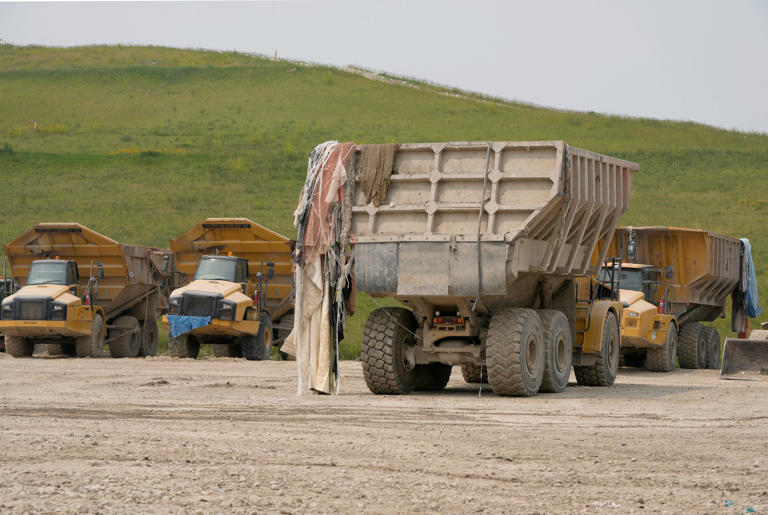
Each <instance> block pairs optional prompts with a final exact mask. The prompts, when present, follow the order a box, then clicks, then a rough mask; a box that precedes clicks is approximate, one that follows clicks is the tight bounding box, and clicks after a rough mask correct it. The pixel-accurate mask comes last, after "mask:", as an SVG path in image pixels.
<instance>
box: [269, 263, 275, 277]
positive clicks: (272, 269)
mask: <svg viewBox="0 0 768 515" xmlns="http://www.w3.org/2000/svg"><path fill="white" fill-rule="evenodd" d="M274 277H275V264H274V263H273V262H271V261H270V262H268V263H267V280H268V281H271V280H272V279H273V278H274Z"/></svg>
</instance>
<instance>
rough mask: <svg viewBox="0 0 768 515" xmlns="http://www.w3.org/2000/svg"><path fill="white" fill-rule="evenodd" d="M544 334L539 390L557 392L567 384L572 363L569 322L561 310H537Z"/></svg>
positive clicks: (571, 339) (571, 340)
mask: <svg viewBox="0 0 768 515" xmlns="http://www.w3.org/2000/svg"><path fill="white" fill-rule="evenodd" d="M538 314H539V319H540V320H541V328H542V330H543V334H544V377H543V378H542V381H541V387H540V388H539V391H540V392H545V393H559V392H562V391H563V390H565V387H566V386H568V379H570V377H571V366H572V365H573V338H572V336H571V324H570V323H569V322H568V318H566V316H565V314H564V313H562V312H561V311H555V310H549V309H542V310H539V311H538Z"/></svg>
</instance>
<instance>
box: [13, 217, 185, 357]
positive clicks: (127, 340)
mask: <svg viewBox="0 0 768 515" xmlns="http://www.w3.org/2000/svg"><path fill="white" fill-rule="evenodd" d="M5 255H6V256H7V257H8V261H9V263H10V267H11V273H12V275H13V278H14V280H15V281H16V282H17V283H18V284H19V285H20V286H21V288H20V289H19V290H18V291H17V292H16V293H14V294H13V295H10V296H8V297H6V298H5V299H4V300H3V302H2V310H1V311H0V316H1V318H0V332H2V333H3V334H4V335H5V341H6V349H7V352H8V353H9V354H11V355H13V356H31V355H32V353H33V350H34V347H35V344H41V343H44V344H47V350H48V353H49V354H69V355H77V356H79V357H88V356H90V357H98V356H102V355H104V348H105V345H106V344H108V345H109V352H110V354H111V355H112V357H116V358H122V357H136V356H154V355H155V354H156V353H157V317H159V316H160V315H161V314H162V313H164V312H165V311H166V310H167V309H168V303H167V297H166V295H167V293H168V292H169V291H170V289H171V286H172V284H171V280H172V276H173V273H172V270H173V255H172V254H171V251H170V250H161V249H155V248H150V247H139V246H135V245H122V244H120V243H118V242H116V241H114V240H111V239H109V238H107V237H106V236H103V235H101V234H99V233H97V232H94V231H92V230H90V229H88V228H87V227H83V226H82V225H80V224H76V223H44V224H38V225H36V226H35V227H34V228H32V229H31V230H29V231H27V232H26V233H24V234H23V235H22V236H20V237H19V238H17V239H15V240H13V241H12V242H10V243H9V244H7V245H6V246H5Z"/></svg>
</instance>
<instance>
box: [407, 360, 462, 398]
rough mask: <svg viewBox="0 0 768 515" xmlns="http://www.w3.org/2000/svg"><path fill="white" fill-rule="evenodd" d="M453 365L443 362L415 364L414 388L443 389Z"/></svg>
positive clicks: (432, 390)
mask: <svg viewBox="0 0 768 515" xmlns="http://www.w3.org/2000/svg"><path fill="white" fill-rule="evenodd" d="M452 370H453V367H452V366H451V365H446V364H444V363H429V364H426V365H416V383H415V385H414V388H413V389H414V390H417V391H424V392H438V391H440V390H443V389H445V385H447V384H448V381H449V380H450V379H451V371H452Z"/></svg>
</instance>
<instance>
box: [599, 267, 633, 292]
mask: <svg viewBox="0 0 768 515" xmlns="http://www.w3.org/2000/svg"><path fill="white" fill-rule="evenodd" d="M610 279H611V276H610V274H609V271H608V270H606V269H605V268H603V269H602V270H600V275H598V277H597V280H598V281H600V282H606V281H609V280H610ZM620 286H621V289H622V290H634V291H643V271H642V269H640V268H622V269H621V283H620Z"/></svg>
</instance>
